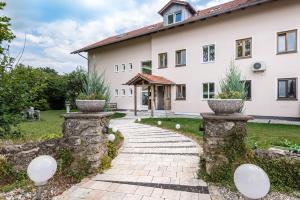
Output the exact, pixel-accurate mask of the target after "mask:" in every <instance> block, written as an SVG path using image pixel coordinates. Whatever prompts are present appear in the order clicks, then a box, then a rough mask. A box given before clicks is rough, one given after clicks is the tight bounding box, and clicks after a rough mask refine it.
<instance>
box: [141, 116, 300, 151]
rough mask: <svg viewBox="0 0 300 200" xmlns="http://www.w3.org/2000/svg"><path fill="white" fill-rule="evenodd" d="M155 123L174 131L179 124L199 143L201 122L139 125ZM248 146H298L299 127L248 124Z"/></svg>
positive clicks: (148, 121) (154, 120)
mask: <svg viewBox="0 0 300 200" xmlns="http://www.w3.org/2000/svg"><path fill="white" fill-rule="evenodd" d="M157 121H161V122H162V125H161V126H160V127H162V128H166V129H170V130H176V128H175V126H176V124H180V125H181V128H180V130H179V131H178V132H181V133H183V134H185V135H187V136H190V137H192V138H194V139H196V140H197V141H198V142H200V143H201V141H202V136H203V132H200V131H199V127H200V125H201V126H202V120H200V119H189V118H148V119H142V121H141V123H144V124H149V125H153V126H158V125H157ZM247 128H248V145H249V146H250V147H252V146H253V145H254V143H256V144H257V146H258V148H264V149H265V148H269V147H271V146H283V145H284V142H285V140H287V141H289V142H291V143H292V144H298V145H299V144H300V126H297V125H282V124H260V123H248V125H247Z"/></svg>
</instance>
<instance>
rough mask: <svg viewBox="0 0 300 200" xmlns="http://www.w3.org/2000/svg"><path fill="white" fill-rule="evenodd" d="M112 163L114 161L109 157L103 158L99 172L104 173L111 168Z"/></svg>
mask: <svg viewBox="0 0 300 200" xmlns="http://www.w3.org/2000/svg"><path fill="white" fill-rule="evenodd" d="M111 161H112V158H111V157H109V156H108V155H105V156H103V157H102V158H101V160H100V165H99V167H98V172H99V173H103V172H104V171H105V170H106V169H109V168H111Z"/></svg>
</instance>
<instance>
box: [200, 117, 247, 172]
mask: <svg viewBox="0 0 300 200" xmlns="http://www.w3.org/2000/svg"><path fill="white" fill-rule="evenodd" d="M201 115H202V117H203V128H204V135H203V141H204V144H203V152H204V154H203V159H202V160H203V162H205V169H206V172H207V173H208V174H211V172H212V171H213V170H215V169H218V168H219V167H221V166H223V165H226V164H228V162H229V156H231V155H228V154H233V153H235V154H237V155H238V156H243V155H244V154H246V136H247V128H246V126H247V121H248V120H249V119H251V117H249V116H245V115H241V114H233V115H215V114H212V113H202V114H201ZM232 156H234V155H232Z"/></svg>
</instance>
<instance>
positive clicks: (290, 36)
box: [277, 30, 297, 54]
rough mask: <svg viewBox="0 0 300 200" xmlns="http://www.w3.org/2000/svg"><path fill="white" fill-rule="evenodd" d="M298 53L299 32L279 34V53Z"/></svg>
mask: <svg viewBox="0 0 300 200" xmlns="http://www.w3.org/2000/svg"><path fill="white" fill-rule="evenodd" d="M293 52H297V30H292V31H285V32H280V33H277V53H278V54H281V53H293Z"/></svg>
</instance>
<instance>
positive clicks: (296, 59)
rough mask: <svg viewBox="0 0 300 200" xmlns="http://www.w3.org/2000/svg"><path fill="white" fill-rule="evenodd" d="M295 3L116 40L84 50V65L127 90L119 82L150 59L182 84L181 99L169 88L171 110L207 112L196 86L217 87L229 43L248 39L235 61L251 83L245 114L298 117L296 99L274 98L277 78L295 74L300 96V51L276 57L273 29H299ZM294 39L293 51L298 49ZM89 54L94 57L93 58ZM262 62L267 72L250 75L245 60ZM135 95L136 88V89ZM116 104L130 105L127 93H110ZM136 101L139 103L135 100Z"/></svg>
mask: <svg viewBox="0 0 300 200" xmlns="http://www.w3.org/2000/svg"><path fill="white" fill-rule="evenodd" d="M299 10H300V2H299V1H297V0H286V1H278V2H274V3H269V4H266V5H261V6H257V7H255V8H249V9H246V10H241V11H237V12H234V13H231V14H228V15H222V16H220V17H216V18H212V19H208V20H205V21H200V22H196V23H193V24H190V25H186V26H183V27H178V28H175V29H172V30H168V31H164V32H160V33H156V34H153V35H152V37H151V38H150V37H149V38H142V39H135V40H130V41H127V42H122V43H120V44H118V45H111V46H110V47H104V48H98V50H96V51H92V52H89V58H90V63H89V67H90V69H91V67H94V66H95V68H96V69H97V71H100V72H101V71H105V73H106V76H107V77H108V79H109V80H110V82H111V85H112V92H114V89H115V88H119V89H122V88H127V86H122V85H121V84H123V83H125V82H126V81H128V80H129V79H130V78H132V77H133V76H134V75H136V74H137V73H138V72H140V63H141V61H144V60H152V73H153V74H154V75H158V76H164V77H166V78H167V79H170V80H171V81H173V82H175V83H177V84H186V93H187V94H186V100H184V101H176V100H175V95H176V91H175V87H172V93H171V94H172V99H171V104H172V105H171V107H172V111H174V112H183V113H200V112H211V111H210V109H209V107H208V105H207V102H206V100H203V98H202V95H203V94H202V84H203V83H205V82H214V83H215V84H216V86H217V89H216V93H218V89H219V86H218V85H219V84H218V83H219V81H220V79H222V78H223V77H224V74H225V73H226V70H227V68H228V67H229V64H230V61H231V60H232V59H235V41H236V40H238V39H244V38H249V37H252V58H249V59H241V60H235V63H236V64H237V65H238V66H239V68H240V69H241V71H242V74H243V76H244V77H245V80H251V82H252V88H251V89H252V100H251V101H247V102H246V108H245V113H246V114H251V115H262V116H283V117H300V102H299V99H298V100H297V101H278V100H277V79H278V78H298V83H297V92H298V98H299V95H300V84H299V82H300V66H299V63H300V55H299V52H298V53H293V54H283V55H276V53H277V52H276V50H277V33H278V32H281V31H287V30H292V29H298V38H299V32H300V24H299V18H300V13H299ZM209 44H215V48H216V60H215V62H213V63H202V47H203V46H204V45H209ZM299 46H300V44H299V40H298V50H299ZM180 49H186V53H187V58H186V62H187V64H186V66H185V67H175V51H176V50H180ZM164 52H167V53H168V68H165V69H158V54H159V53H164ZM93 53H95V56H93ZM257 61H263V62H265V63H266V65H267V70H266V71H265V72H262V73H253V72H252V71H251V64H252V63H253V62H257ZM129 62H132V63H133V64H134V70H133V71H132V72H128V71H126V72H119V73H115V72H114V65H116V64H118V65H121V64H122V63H125V64H127V65H128V63H129ZM138 95H139V96H138V98H139V99H141V97H140V92H138ZM112 102H117V103H118V106H119V108H123V109H132V108H133V97H117V98H115V97H114V94H113V95H112ZM138 105H140V103H138Z"/></svg>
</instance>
